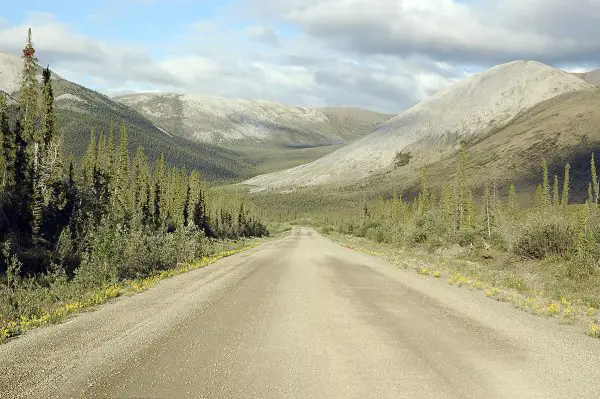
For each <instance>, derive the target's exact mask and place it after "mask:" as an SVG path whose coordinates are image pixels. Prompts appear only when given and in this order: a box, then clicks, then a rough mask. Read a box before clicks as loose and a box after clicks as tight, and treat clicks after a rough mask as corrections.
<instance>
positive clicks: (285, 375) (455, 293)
mask: <svg viewBox="0 0 600 399" xmlns="http://www.w3.org/2000/svg"><path fill="white" fill-rule="evenodd" d="M25 397H31V398H69V397H73V398H87V397H90V398H93V397H109V398H121V397H122V398H133V397H136V398H140V397H149V398H265V399H269V398H357V399H358V398H360V399H362V398H378V399H379V398H461V399H462V398H484V397H485V398H544V399H549V398H599V397H600V340H598V339H593V338H590V337H587V336H586V335H584V334H583V333H582V332H581V331H579V330H576V329H575V328H573V327H569V326H561V325H558V324H557V323H556V321H553V320H549V319H544V318H540V317H535V316H532V315H529V314H526V313H524V312H520V311H518V310H516V309H514V308H512V307H511V306H510V305H508V304H505V303H500V302H496V301H494V300H491V299H489V298H486V297H485V295H483V294H482V293H480V292H472V291H468V290H466V289H461V288H457V287H454V286H450V285H449V284H447V283H446V282H444V281H441V280H436V279H433V278H431V277H424V276H420V275H418V274H416V273H414V272H411V271H405V270H399V269H397V268H395V267H394V266H392V265H389V264H387V263H385V262H384V261H383V260H380V259H378V258H375V257H372V256H369V255H365V254H362V253H358V252H355V251H353V250H350V249H347V248H343V247H341V246H339V245H337V244H335V243H333V242H332V241H330V240H328V239H326V238H324V237H322V236H320V235H319V234H317V233H316V232H314V231H313V230H310V229H303V228H302V229H301V228H299V229H295V230H294V231H293V232H292V234H291V235H290V236H288V237H286V238H284V239H281V240H278V241H271V242H268V243H266V244H263V245H261V246H259V247H257V248H254V249H252V250H249V251H247V252H244V253H241V254H238V255H235V256H232V257H230V258H226V259H223V260H221V261H219V262H216V263H215V264H213V265H211V266H208V267H206V268H204V269H199V270H196V271H193V272H190V273H187V274H184V275H180V276H177V277H174V278H171V279H168V280H165V281H163V282H161V283H160V284H159V285H158V286H156V287H154V288H152V289H150V290H148V291H146V292H143V293H141V294H137V295H134V296H131V297H126V298H121V299H119V300H117V301H115V302H113V303H110V304H106V305H104V306H102V307H100V308H99V309H98V310H96V311H93V312H86V313H83V314H80V315H78V316H77V317H74V318H72V319H70V320H69V321H67V322H65V323H63V324H60V325H54V326H49V327H46V328H40V329H37V330H34V331H31V332H30V333H27V334H25V335H24V336H22V337H20V338H17V339H15V340H12V341H10V342H8V343H6V344H4V345H0V398H25Z"/></svg>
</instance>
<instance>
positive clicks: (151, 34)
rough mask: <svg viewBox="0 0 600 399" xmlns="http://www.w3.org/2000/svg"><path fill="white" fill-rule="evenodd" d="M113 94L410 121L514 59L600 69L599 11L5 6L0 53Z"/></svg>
mask: <svg viewBox="0 0 600 399" xmlns="http://www.w3.org/2000/svg"><path fill="white" fill-rule="evenodd" d="M26 27H31V28H32V29H33V35H34V44H35V46H36V48H37V50H38V52H37V55H38V56H39V59H40V62H41V63H43V64H50V65H51V67H53V68H54V69H55V70H56V71H57V72H58V73H59V74H61V75H62V76H63V77H65V78H67V79H70V80H73V81H76V82H78V83H81V84H84V85H86V86H88V87H92V88H94V89H96V90H99V91H101V92H103V93H105V94H108V95H119V94H125V93H132V92H139V91H177V92H182V91H190V92H199V93H205V94H214V95H221V96H227V97H244V98H264V99H268V100H272V101H278V102H282V103H286V104H291V105H300V106H325V105H328V106H340V105H352V106H361V107H366V108H370V109H374V110H379V111H385V112H390V113H398V112H400V111H402V110H403V109H405V108H407V107H409V106H411V105H412V104H414V103H416V102H418V101H419V100H421V99H423V98H424V97H426V96H427V95H430V94H431V93H433V92H434V91H436V90H437V89H439V88H441V87H443V86H445V85H447V84H450V83H451V82H453V81H454V80H456V79H460V78H463V77H465V76H468V75H469V74H472V73H474V72H477V71H480V70H482V69H485V68H488V67H490V66H493V65H495V64H498V63H503V62H508V61H512V60H515V59H535V60H539V61H542V62H545V63H548V64H551V65H553V66H557V67H561V68H565V69H569V70H589V69H595V68H598V67H599V66H600V0H502V1H499V0H230V1H216V0H96V1H93V2H92V1H89V2H88V1H75V0H53V1H38V0H28V1H7V2H4V4H3V5H2V7H1V9H0V52H7V53H14V54H17V55H18V54H19V50H20V49H22V48H23V44H24V39H25V30H26Z"/></svg>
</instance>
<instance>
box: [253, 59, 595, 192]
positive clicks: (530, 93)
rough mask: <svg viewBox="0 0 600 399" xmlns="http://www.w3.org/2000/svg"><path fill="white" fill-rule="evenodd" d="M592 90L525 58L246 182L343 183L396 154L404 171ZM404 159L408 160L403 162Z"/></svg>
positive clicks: (257, 187)
mask: <svg viewBox="0 0 600 399" xmlns="http://www.w3.org/2000/svg"><path fill="white" fill-rule="evenodd" d="M595 90H597V88H596V86H593V85H591V84H589V83H587V82H586V81H584V80H583V79H580V78H579V77H576V76H574V75H572V74H569V73H567V72H564V71H561V70H558V69H554V68H552V67H549V66H547V65H544V64H541V63H538V62H533V61H515V62H511V63H508V64H503V65H499V66H496V67H494V68H492V69H490V70H488V71H486V72H483V73H480V74H477V75H474V76H472V77H470V78H468V79H465V80H463V81H460V82H458V83H456V84H454V85H452V86H450V87H448V88H446V89H444V90H442V91H440V92H439V93H437V94H435V95H434V96H432V97H431V98H429V99H427V100H425V101H423V102H421V103H419V104H417V105H416V106H414V107H413V108H411V109H409V110H407V111H405V112H403V113H402V114H400V115H398V116H397V117H395V118H393V119H391V120H390V121H388V122H386V123H384V124H383V125H381V126H380V127H378V128H377V129H375V131H374V132H373V133H371V134H369V135H367V136H365V137H363V138H362V139H360V140H357V141H355V142H353V143H351V144H348V145H346V146H344V147H342V148H341V149H339V150H337V151H335V152H333V153H331V154H328V155H326V156H324V157H322V158H320V159H318V160H316V161H314V162H311V163H309V164H305V165H300V166H298V167H295V168H292V169H288V170H285V171H281V172H276V173H271V174H266V175H261V176H257V177H255V178H252V179H250V180H248V181H246V182H244V183H243V184H244V185H247V186H249V187H250V188H251V190H253V191H261V190H265V189H288V188H294V187H303V186H314V185H321V184H338V185H351V184H353V183H356V182H357V181H359V180H361V179H363V178H366V177H369V176H374V175H376V174H381V173H386V171H387V172H389V171H390V170H391V169H392V165H393V164H394V160H398V158H397V157H398V154H406V155H410V160H409V164H408V165H406V166H402V168H405V169H406V170H411V169H413V172H414V169H415V167H416V166H418V165H421V166H422V165H425V164H431V163H435V162H437V161H439V160H441V159H443V158H445V157H447V156H449V155H452V154H453V153H455V152H456V150H457V149H458V148H459V147H460V143H461V142H474V141H477V140H480V139H483V138H485V137H488V136H489V135H492V134H494V133H496V132H497V131H498V130H501V128H503V127H505V126H507V125H508V124H509V123H510V122H511V121H514V120H515V119H516V118H517V117H518V116H519V115H521V114H523V113H524V112H525V111H527V110H528V109H530V108H531V107H533V106H535V105H537V104H540V103H542V102H544V101H546V100H550V99H552V98H555V97H557V96H560V95H562V94H566V93H575V92H586V91H587V92H591V91H595ZM405 158H409V157H405Z"/></svg>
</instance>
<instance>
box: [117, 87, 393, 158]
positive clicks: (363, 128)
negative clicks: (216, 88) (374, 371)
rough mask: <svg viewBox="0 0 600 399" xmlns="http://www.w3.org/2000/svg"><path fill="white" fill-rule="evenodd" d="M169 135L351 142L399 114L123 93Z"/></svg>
mask: <svg viewBox="0 0 600 399" xmlns="http://www.w3.org/2000/svg"><path fill="white" fill-rule="evenodd" d="M116 100H117V101H119V102H120V103H122V104H124V105H127V106H129V107H131V108H133V109H135V110H136V111H138V112H139V113H141V114H142V115H144V116H146V117H147V118H148V119H150V120H152V121H153V122H154V123H156V124H157V125H158V126H160V127H162V128H163V129H165V130H166V131H168V132H169V133H171V134H173V135H176V136H181V137H184V138H187V139H191V140H195V141H199V142H205V143H211V144H216V145H222V146H236V145H240V146H241V145H250V146H253V145H260V146H265V145H267V146H275V147H291V148H306V147H317V146H330V145H338V144H343V143H347V142H349V141H352V140H354V139H356V138H359V137H362V136H364V135H365V134H368V133H370V132H371V131H372V130H373V129H374V128H375V127H376V126H378V125H380V124H381V123H383V122H385V121H386V120H388V119H390V118H391V117H392V116H393V115H389V114H380V113H377V112H372V111H368V110H363V109H358V108H301V107H291V106H287V105H283V104H277V103H274V102H270V101H264V100H247V99H235V98H223V97H216V96H206V95H199V94H175V93H141V94H131V95H126V96H122V97H117V98H116Z"/></svg>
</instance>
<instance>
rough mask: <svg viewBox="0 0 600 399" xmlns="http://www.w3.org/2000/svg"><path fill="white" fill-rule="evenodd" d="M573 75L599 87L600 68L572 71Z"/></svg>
mask: <svg viewBox="0 0 600 399" xmlns="http://www.w3.org/2000/svg"><path fill="white" fill-rule="evenodd" d="M573 75H575V76H577V77H579V78H581V79H583V80H585V81H586V82H588V83H590V84H593V85H595V86H599V87H600V69H596V70H595V71H590V72H583V73H574V74H573Z"/></svg>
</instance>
